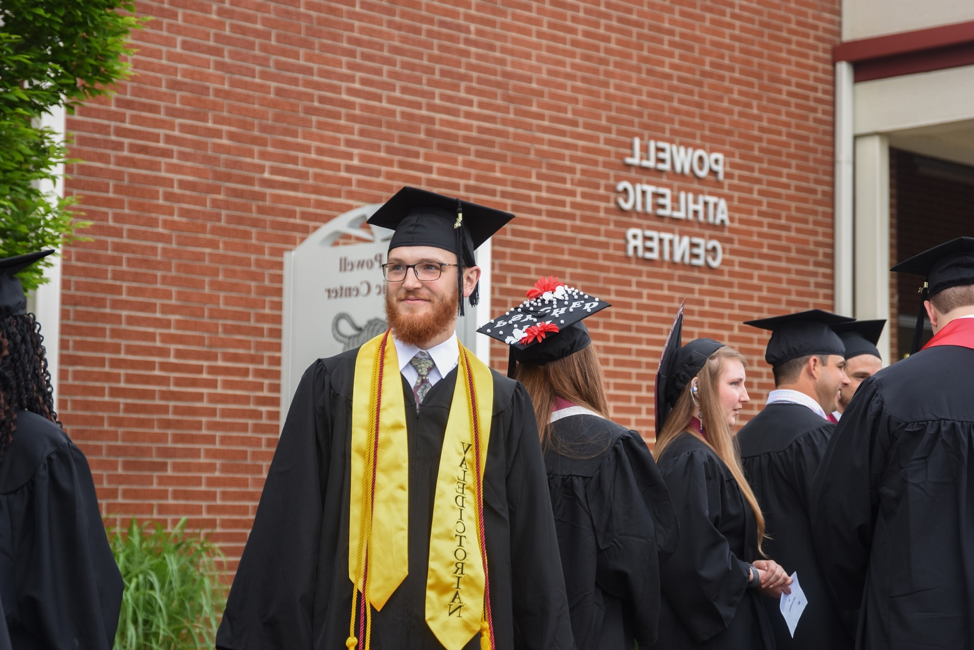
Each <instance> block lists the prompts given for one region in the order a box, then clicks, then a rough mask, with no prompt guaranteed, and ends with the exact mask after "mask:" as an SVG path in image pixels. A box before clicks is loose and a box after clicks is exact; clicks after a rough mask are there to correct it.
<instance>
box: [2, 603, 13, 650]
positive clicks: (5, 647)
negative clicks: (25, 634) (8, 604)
mask: <svg viewBox="0 0 974 650" xmlns="http://www.w3.org/2000/svg"><path fill="white" fill-rule="evenodd" d="M4 611H5V610H4V609H3V601H2V600H0V613H2V612H4ZM0 650H13V646H12V645H10V634H9V633H8V632H7V618H6V617H5V616H0Z"/></svg>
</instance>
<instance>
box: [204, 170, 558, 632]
mask: <svg viewBox="0 0 974 650" xmlns="http://www.w3.org/2000/svg"><path fill="white" fill-rule="evenodd" d="M512 217H513V215H510V214H508V213H505V212H500V211H498V210H493V209H490V208H486V207H483V206H478V205H475V204H471V203H468V202H466V201H464V202H460V201H458V200H457V199H451V198H448V197H445V196H441V195H438V194H433V193H432V192H425V191H423V190H418V189H414V188H404V189H403V190H401V191H400V192H399V193H397V194H396V195H395V196H394V197H393V198H392V199H390V200H389V201H387V202H386V204H385V205H384V206H382V207H381V208H380V209H379V210H378V211H377V212H376V213H375V214H374V215H373V216H372V217H371V219H370V220H369V222H370V223H371V224H373V225H378V226H382V227H385V228H391V229H394V230H395V233H394V234H393V237H392V241H391V243H390V247H389V261H388V263H387V264H385V265H384V267H383V273H384V276H385V278H386V296H387V301H386V315H387V317H388V319H389V323H390V331H388V332H386V333H385V334H382V335H380V336H379V337H376V338H375V339H373V340H372V341H370V342H368V343H366V344H365V345H363V346H362V347H361V348H359V349H357V350H350V351H348V352H345V353H343V354H340V355H337V356H335V357H332V358H329V359H319V360H318V361H316V362H315V363H313V364H312V365H311V367H309V368H308V370H307V371H306V372H305V375H304V377H303V378H302V380H301V382H300V385H299V386H298V389H297V392H296V394H295V396H294V399H293V401H292V402H291V407H290V409H289V411H288V416H287V420H286V423H285V425H284V429H283V431H282V433H281V438H280V441H279V442H278V446H277V450H276V451H275V454H274V459H273V461H272V463H271V468H270V473H269V474H268V477H267V481H266V483H265V486H264V490H263V494H262V495H261V499H260V505H259V506H258V509H257V516H256V519H255V521H254V526H253V530H252V531H251V533H250V537H249V539H248V541H247V545H246V548H245V550H244V553H243V557H242V558H241V561H240V566H239V568H238V570H237V573H236V576H235V578H234V581H233V586H232V588H231V591H230V596H229V599H228V603H227V608H226V613H225V614H224V617H223V621H222V623H221V625H220V629H219V631H218V634H217V647H218V648H226V649H228V650H292V649H298V648H301V649H305V648H307V649H311V648H319V649H321V650H334V649H336V648H343V647H347V648H358V649H366V648H372V649H374V650H394V649H395V650H420V649H421V650H432V649H438V648H447V649H448V650H460V648H463V649H465V650H474V649H477V648H482V647H485V648H492V649H494V650H507V649H541V648H545V649H549V648H550V649H564V650H568V649H569V648H571V647H572V637H571V626H570V621H569V618H568V601H567V599H566V596H565V583H564V579H563V577H562V571H561V562H560V559H559V555H558V542H557V539H556V537H555V527H554V522H553V519H552V515H551V502H550V500H549V498H548V490H547V484H546V481H545V472H544V460H543V457H542V453H541V444H540V441H539V439H538V431H537V426H536V424H535V421H534V414H533V413H534V412H533V409H532V407H531V402H530V400H529V398H528V396H527V393H526V392H525V390H524V387H523V386H521V385H520V384H517V383H516V382H514V381H512V380H510V379H508V378H506V377H503V376H502V375H500V374H498V373H495V372H493V371H491V370H490V369H489V368H488V367H487V366H486V365H485V364H483V363H482V362H480V361H479V360H477V359H476V357H474V356H473V354H472V353H470V352H469V351H468V350H467V349H466V348H464V347H463V346H461V345H459V344H458V341H457V339H456V335H455V332H454V328H455V324H456V320H457V311H458V309H459V308H461V307H462V304H463V300H464V298H466V297H471V296H472V295H473V294H474V290H475V288H476V285H477V280H478V279H479V272H480V269H479V268H477V267H476V266H475V261H474V257H473V250H474V249H475V248H476V247H477V246H479V245H480V244H481V243H483V242H484V241H485V240H486V239H487V238H488V237H489V236H490V235H491V234H493V232H495V231H496V230H498V229H499V228H500V227H501V226H502V225H503V224H504V223H506V222H507V221H508V220H509V219H511V218H512ZM455 224H456V225H457V226H458V227H454V226H455ZM373 452H374V453H373ZM478 452H479V453H478ZM485 565H486V566H485Z"/></svg>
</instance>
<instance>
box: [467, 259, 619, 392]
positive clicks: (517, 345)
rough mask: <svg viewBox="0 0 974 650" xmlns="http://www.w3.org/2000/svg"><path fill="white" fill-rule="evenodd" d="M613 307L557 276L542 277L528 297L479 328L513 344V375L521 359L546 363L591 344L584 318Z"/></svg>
mask: <svg viewBox="0 0 974 650" xmlns="http://www.w3.org/2000/svg"><path fill="white" fill-rule="evenodd" d="M609 306H610V305H609V303H607V302H606V301H604V300H601V299H600V298H596V297H595V296H590V295H589V294H587V293H583V292H581V291H579V290H578V289H576V288H575V287H569V286H567V285H565V284H564V283H562V282H559V280H558V278H556V277H547V278H541V279H540V280H538V281H537V282H536V283H535V285H534V288H533V289H531V290H529V291H528V299H527V300H525V301H524V302H522V303H521V304H520V305H518V306H517V307H515V308H514V309H511V310H510V311H508V312H506V313H505V314H504V315H503V316H500V317H499V318H495V319H494V320H492V321H489V322H487V323H485V324H484V325H483V326H481V327H480V328H479V329H478V330H477V331H478V332H480V333H481V334H486V335H487V336H489V337H491V338H495V339H497V340H498V341H501V342H502V343H506V344H507V345H509V346H510V350H511V351H510V359H509V362H508V367H507V375H508V376H509V377H513V376H514V368H515V367H516V365H517V363H518V362H520V363H531V364H535V365H538V366H543V365H545V364H547V363H550V362H552V361H557V360H558V359H563V358H565V357H567V356H568V355H570V354H574V353H575V352H578V351H579V350H583V349H585V348H586V347H588V345H589V344H590V343H591V342H592V339H591V337H590V336H589V335H588V328H586V327H585V325H584V324H583V323H582V319H583V318H588V317H589V316H591V315H592V314H594V313H596V312H598V311H601V310H603V309H605V308H606V307H609Z"/></svg>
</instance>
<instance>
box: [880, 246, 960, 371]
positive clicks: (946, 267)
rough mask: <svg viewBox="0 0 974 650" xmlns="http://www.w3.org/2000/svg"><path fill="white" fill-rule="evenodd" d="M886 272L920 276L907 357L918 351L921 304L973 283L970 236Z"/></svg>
mask: <svg viewBox="0 0 974 650" xmlns="http://www.w3.org/2000/svg"><path fill="white" fill-rule="evenodd" d="M890 271H894V272H896V273H913V274H915V275H921V276H923V286H922V287H920V313H919V314H918V315H917V324H916V329H915V330H914V332H913V347H912V348H911V350H910V354H913V353H914V352H916V351H917V350H919V349H920V338H921V336H922V335H923V317H924V314H925V313H926V312H925V310H924V308H923V302H924V301H925V300H928V299H929V298H930V297H931V296H936V295H937V294H938V293H940V292H941V291H943V290H944V289H949V288H951V287H959V286H962V285H966V284H974V237H958V238H957V239H951V240H950V241H948V242H944V243H943V244H940V245H939V246H934V247H933V248H931V249H928V250H925V251H923V252H922V253H920V254H919V255H914V256H913V257H911V258H910V259H908V260H906V261H903V262H900V263H899V264H897V265H896V266H894V267H893V268H891V269H890Z"/></svg>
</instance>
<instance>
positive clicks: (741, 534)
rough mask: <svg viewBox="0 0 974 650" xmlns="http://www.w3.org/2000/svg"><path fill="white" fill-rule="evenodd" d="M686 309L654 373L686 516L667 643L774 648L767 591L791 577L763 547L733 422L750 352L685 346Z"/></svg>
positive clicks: (660, 431)
mask: <svg viewBox="0 0 974 650" xmlns="http://www.w3.org/2000/svg"><path fill="white" fill-rule="evenodd" d="M682 324H683V308H682V307H681V308H680V312H679V314H678V315H677V319H676V322H675V323H674V325H673V329H672V330H671V332H670V336H669V338H668V340H667V342H666V345H665V346H664V349H663V357H662V359H661V360H660V369H659V372H658V374H657V378H656V418H657V425H656V429H657V433H656V459H657V463H658V464H659V468H660V471H662V473H663V478H664V479H666V484H667V487H668V488H669V493H670V498H671V500H672V501H673V507H674V509H675V511H676V515H677V518H678V519H679V522H680V543H679V545H678V547H677V550H676V552H675V553H674V554H673V555H672V556H671V557H670V559H669V560H667V561H666V562H665V563H664V564H663V566H662V569H661V573H662V576H661V577H662V582H663V608H662V611H661V613H660V624H659V641H658V642H657V644H656V645H655V646H654V647H655V648H659V649H660V650H662V649H667V650H669V649H678V648H722V649H723V648H726V649H728V650H730V649H734V650H738V649H743V648H748V649H750V650H760V649H761V648H766V649H770V648H774V640H773V638H772V635H771V627H770V624H769V622H768V617H767V613H766V612H765V610H764V608H763V607H762V606H761V604H760V600H759V598H760V595H762V594H763V595H767V596H772V597H777V596H779V595H780V594H781V592H782V591H785V592H789V591H790V590H789V589H788V585H789V584H791V579H790V578H789V577H788V576H787V575H786V574H785V572H784V571H783V569H782V568H781V567H780V566H778V564H777V563H776V562H774V561H773V560H770V559H766V558H765V557H764V556H763V554H762V551H761V542H762V538H763V536H764V519H763V517H762V515H761V510H760V508H759V507H758V505H757V501H756V500H755V498H754V494H753V493H752V492H751V488H750V487H749V486H748V484H747V481H746V480H745V478H744V473H743V471H742V469H741V466H740V460H739V459H738V457H737V451H736V448H735V446H734V439H733V437H732V432H731V427H732V426H733V425H734V424H735V423H736V420H737V415H738V413H739V412H740V410H741V408H742V407H743V406H744V404H746V403H747V402H748V395H747V390H746V388H745V386H744V382H745V379H746V377H745V371H744V358H743V357H742V356H741V355H740V354H739V353H738V352H736V351H735V350H733V349H731V348H729V347H727V346H725V345H723V344H721V343H718V342H717V341H714V340H712V339H696V340H695V341H691V342H690V343H687V344H686V345H685V346H683V347H680V338H681V330H682Z"/></svg>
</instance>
